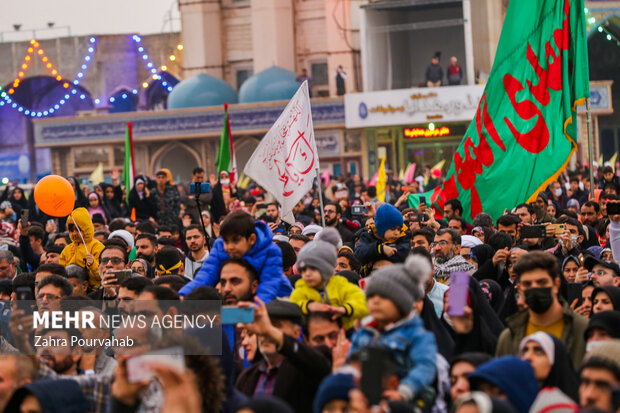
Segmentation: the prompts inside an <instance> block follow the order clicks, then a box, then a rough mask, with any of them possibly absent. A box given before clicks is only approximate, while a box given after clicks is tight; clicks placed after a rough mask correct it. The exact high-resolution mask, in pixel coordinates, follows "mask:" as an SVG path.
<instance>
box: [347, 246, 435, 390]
mask: <svg viewBox="0 0 620 413" xmlns="http://www.w3.org/2000/svg"><path fill="white" fill-rule="evenodd" d="M430 273H431V267H430V264H429V263H428V261H427V260H426V259H425V258H424V257H422V256H419V255H412V256H410V257H409V258H407V260H406V261H405V263H404V264H394V265H389V266H387V267H382V268H381V269H378V270H377V271H374V272H373V273H372V275H371V276H370V277H369V278H368V282H367V287H366V291H365V293H366V303H367V305H368V312H369V314H370V316H371V317H372V320H370V321H369V322H367V323H365V325H363V326H362V328H361V329H360V330H358V331H357V332H356V333H355V334H354V335H353V337H352V339H351V349H350V351H349V354H353V353H355V352H357V351H359V350H360V349H361V348H363V347H367V346H379V347H384V348H386V349H387V350H389V351H390V353H392V354H393V356H394V359H395V361H396V364H397V366H398V372H397V374H398V378H399V379H400V384H399V386H398V390H386V391H385V392H384V396H385V397H386V398H387V399H389V400H403V401H406V402H411V401H413V400H414V399H415V398H416V397H417V396H420V395H422V393H423V392H424V389H426V388H427V387H428V386H430V385H431V383H432V382H433V380H434V379H435V375H436V374H437V366H436V363H437V345H436V344H435V337H434V336H433V334H432V333H429V332H428V331H426V330H425V329H424V323H423V321H422V319H421V318H420V317H418V316H417V314H416V312H415V311H414V310H413V304H414V303H415V302H416V301H419V300H422V299H423V298H424V283H425V281H426V279H427V278H428V276H429V274H430Z"/></svg>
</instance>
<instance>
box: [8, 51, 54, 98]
mask: <svg viewBox="0 0 620 413" xmlns="http://www.w3.org/2000/svg"><path fill="white" fill-rule="evenodd" d="M40 46H41V45H40V44H39V42H37V41H36V40H34V39H33V40H31V41H30V46H29V47H28V49H27V51H26V55H25V56H24V62H23V63H22V65H21V67H20V71H19V72H18V73H17V76H15V79H13V82H12V84H13V87H12V88H10V89H9V90H8V92H9V94H10V95H12V94H13V93H15V90H16V89H17V88H19V85H20V83H21V81H22V79H23V78H24V76H26V73H27V72H28V70H29V69H30V68H31V67H32V65H33V63H34V62H33V61H32V60H33V59H32V58H33V57H37V56H39V58H40V59H41V61H42V62H43V63H44V64H45V67H46V68H47V69H48V70H49V71H50V74H51V75H52V76H53V77H55V78H56V81H58V82H60V81H62V76H61V75H59V74H58V70H57V69H55V68H54V65H53V64H52V62H50V60H49V58H48V57H47V56H46V55H45V51H44V50H43V49H42V48H40Z"/></svg>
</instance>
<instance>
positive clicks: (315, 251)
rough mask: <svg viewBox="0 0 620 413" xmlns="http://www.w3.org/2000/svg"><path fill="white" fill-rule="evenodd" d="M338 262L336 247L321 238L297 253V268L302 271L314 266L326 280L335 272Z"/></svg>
mask: <svg viewBox="0 0 620 413" xmlns="http://www.w3.org/2000/svg"><path fill="white" fill-rule="evenodd" d="M337 263H338V254H337V253H336V247H335V246H334V245H333V244H330V243H329V242H325V241H321V240H318V241H312V242H310V243H308V244H306V245H305V246H304V247H303V248H302V249H301V250H300V251H299V255H297V269H298V270H299V271H300V272H301V271H302V270H303V269H304V268H306V267H314V268H316V269H317V270H319V272H320V273H321V277H322V278H323V279H324V280H325V281H327V280H329V279H330V277H331V276H332V275H333V274H334V270H335V269H336V264H337Z"/></svg>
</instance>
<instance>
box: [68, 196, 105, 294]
mask: <svg viewBox="0 0 620 413" xmlns="http://www.w3.org/2000/svg"><path fill="white" fill-rule="evenodd" d="M74 219H75V221H74ZM76 225H77V227H79V229H80V231H81V232H82V236H80V233H79V232H78V230H77V227H76ZM67 229H68V230H69V236H70V237H71V241H72V242H71V244H69V245H67V246H66V247H65V248H64V249H63V250H62V252H61V253H60V257H59V263H60V265H64V266H67V265H70V264H75V265H79V266H80V267H82V268H84V269H85V270H86V272H87V273H88V285H89V286H90V287H91V288H92V289H96V288H98V287H99V286H100V285H101V277H100V276H99V255H101V251H103V249H104V248H105V247H104V245H103V244H102V243H101V242H99V241H98V240H96V239H95V228H94V226H93V221H92V220H91V219H90V214H89V213H88V210H86V208H76V209H75V210H74V211H73V212H72V213H71V215H69V217H68V218H67ZM82 237H84V242H82ZM84 244H86V247H84ZM86 250H88V253H87V252H86Z"/></svg>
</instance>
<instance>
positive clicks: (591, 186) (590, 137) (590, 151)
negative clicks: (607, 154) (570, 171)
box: [586, 98, 594, 199]
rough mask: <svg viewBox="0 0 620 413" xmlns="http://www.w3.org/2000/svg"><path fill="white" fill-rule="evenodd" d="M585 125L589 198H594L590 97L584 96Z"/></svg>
mask: <svg viewBox="0 0 620 413" xmlns="http://www.w3.org/2000/svg"><path fill="white" fill-rule="evenodd" d="M586 119H587V121H586V127H587V131H588V157H589V158H590V168H589V170H590V199H594V155H593V154H592V113H591V112H590V98H586Z"/></svg>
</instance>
